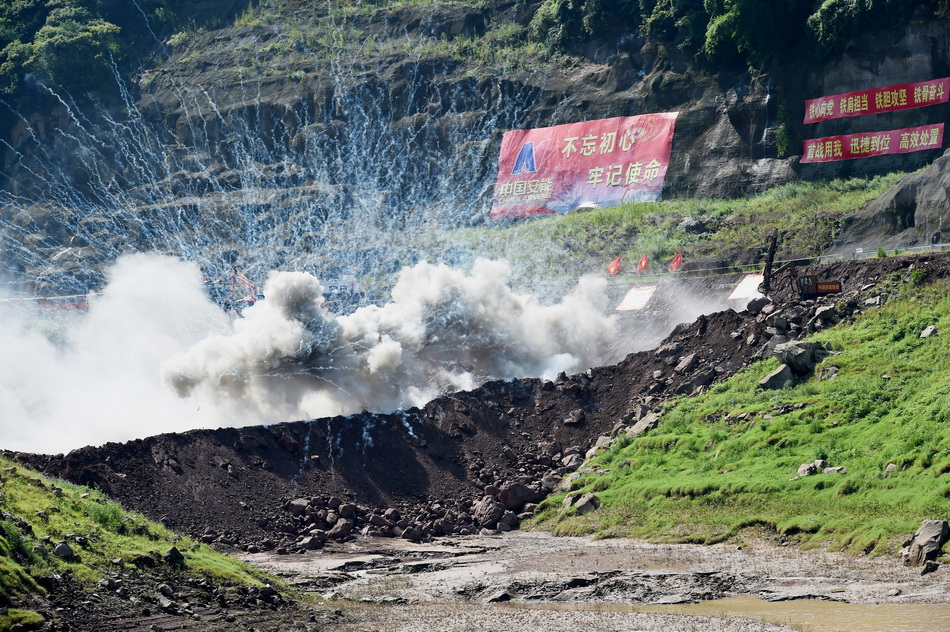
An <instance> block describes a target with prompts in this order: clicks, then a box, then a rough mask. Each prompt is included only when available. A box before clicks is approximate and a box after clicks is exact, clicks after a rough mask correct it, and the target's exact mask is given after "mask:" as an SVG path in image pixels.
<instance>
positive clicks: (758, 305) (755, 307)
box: [745, 296, 772, 316]
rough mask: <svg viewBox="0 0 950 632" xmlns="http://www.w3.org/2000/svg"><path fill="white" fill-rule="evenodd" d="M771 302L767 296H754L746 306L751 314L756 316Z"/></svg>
mask: <svg viewBox="0 0 950 632" xmlns="http://www.w3.org/2000/svg"><path fill="white" fill-rule="evenodd" d="M771 302H772V301H771V300H770V299H769V298H768V297H767V296H760V297H758V298H754V299H752V300H751V301H749V302H748V303H747V304H746V306H745V308H746V309H747V310H748V311H749V313H750V314H752V315H753V316H754V315H756V314H758V313H760V312H761V311H762V308H763V307H765V306H766V305H768V304H769V303H771Z"/></svg>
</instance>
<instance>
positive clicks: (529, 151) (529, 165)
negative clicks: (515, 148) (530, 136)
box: [511, 141, 538, 175]
mask: <svg viewBox="0 0 950 632" xmlns="http://www.w3.org/2000/svg"><path fill="white" fill-rule="evenodd" d="M537 170H538V168H537V167H536V166H535V163H534V142H530V141H529V142H527V143H525V144H524V145H522V146H521V151H520V152H518V159H517V160H515V166H514V168H513V169H512V170H511V175H517V174H519V173H534V172H536V171H537Z"/></svg>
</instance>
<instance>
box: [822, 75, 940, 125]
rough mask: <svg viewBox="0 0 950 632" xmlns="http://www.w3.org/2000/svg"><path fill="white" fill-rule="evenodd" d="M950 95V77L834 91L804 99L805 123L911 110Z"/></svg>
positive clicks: (931, 103) (937, 101)
mask: <svg viewBox="0 0 950 632" xmlns="http://www.w3.org/2000/svg"><path fill="white" fill-rule="evenodd" d="M948 98H950V77H944V78H943V79H931V80H930V81H920V82H918V83H904V84H901V85H897V86H887V87H884V88H871V89H869V90H858V91H856V92H845V93H843V94H833V95H830V96H826V97H820V98H818V99H809V100H808V101H805V124H806V125H807V124H809V123H818V122H819V121H830V120H831V119H838V118H846V117H850V116H861V115H863V114H878V113H881V112H896V111H898V110H910V109H912V108H921V107H925V106H928V105H936V104H938V103H946V102H947V99H948Z"/></svg>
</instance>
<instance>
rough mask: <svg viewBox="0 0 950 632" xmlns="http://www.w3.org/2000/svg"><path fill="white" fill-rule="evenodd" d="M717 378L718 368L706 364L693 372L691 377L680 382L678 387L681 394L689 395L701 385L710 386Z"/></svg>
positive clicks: (678, 392) (677, 390)
mask: <svg viewBox="0 0 950 632" xmlns="http://www.w3.org/2000/svg"><path fill="white" fill-rule="evenodd" d="M715 379H716V369H714V368H712V367H711V366H704V367H703V368H701V369H700V370H699V371H696V373H694V374H693V376H692V377H691V378H689V379H688V380H686V381H685V382H683V383H682V384H680V386H679V388H677V389H676V393H677V394H679V395H689V394H690V393H692V392H693V391H695V390H696V389H697V388H699V387H700V386H708V385H709V384H712V383H713V380H715Z"/></svg>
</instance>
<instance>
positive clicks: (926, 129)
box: [801, 123, 943, 163]
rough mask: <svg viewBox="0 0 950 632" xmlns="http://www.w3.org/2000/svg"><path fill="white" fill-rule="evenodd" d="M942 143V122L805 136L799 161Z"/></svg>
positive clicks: (906, 150)
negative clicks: (890, 128)
mask: <svg viewBox="0 0 950 632" xmlns="http://www.w3.org/2000/svg"><path fill="white" fill-rule="evenodd" d="M942 146H943V123H934V124H932V125H921V126H920V127H905V128H903V129H892V130H887V131H883V132H863V133H861V134H845V135H842V136H826V137H824V138H814V139H811V140H806V141H805V143H804V155H803V156H802V160H801V161H802V163H811V162H832V161H835V160H854V159H855V158H867V157H869V156H883V155H884V154H906V153H910V152H914V151H923V150H925V149H937V148H939V147H942Z"/></svg>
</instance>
